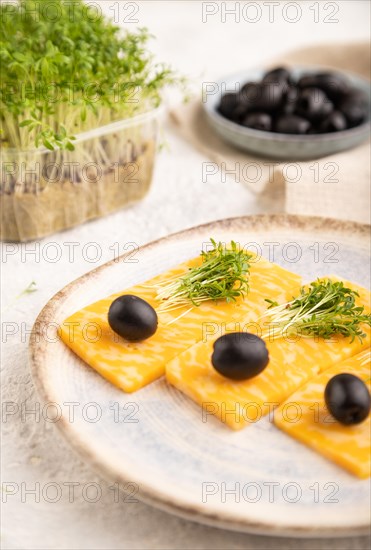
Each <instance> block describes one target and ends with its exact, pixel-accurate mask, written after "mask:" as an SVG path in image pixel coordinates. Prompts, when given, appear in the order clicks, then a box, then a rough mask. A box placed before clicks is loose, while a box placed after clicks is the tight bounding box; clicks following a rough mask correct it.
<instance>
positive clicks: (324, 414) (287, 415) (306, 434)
mask: <svg viewBox="0 0 371 550" xmlns="http://www.w3.org/2000/svg"><path fill="white" fill-rule="evenodd" d="M370 359H371V351H370V349H368V350H365V351H363V352H361V353H359V354H358V355H355V356H353V357H351V358H349V359H346V360H345V361H343V362H342V363H339V364H337V365H334V366H332V367H331V368H329V369H327V370H326V371H325V372H323V373H321V374H320V375H319V376H316V377H315V378H313V379H312V380H310V381H309V382H308V383H307V384H306V385H305V386H304V387H302V388H300V389H299V390H298V391H297V392H295V393H294V394H293V395H291V396H290V398H289V399H288V400H287V401H286V402H285V403H283V404H282V405H281V406H280V407H279V408H278V409H277V410H276V411H275V415H274V422H275V424H276V425H277V426H278V427H279V428H281V430H284V431H285V432H287V433H288V434H289V435H291V436H292V437H294V438H296V439H297V440H299V441H301V442H302V443H305V444H306V445H308V446H309V447H311V448H312V449H315V450H316V451H318V452H319V453H321V454H322V455H324V456H325V457H327V458H329V459H330V460H332V461H334V462H335V463H336V464H338V465H339V466H341V467H343V468H345V469H347V470H349V471H350V472H352V473H353V474H355V475H357V476H358V477H361V478H367V477H369V476H370V474H371V471H370V466H371V465H370V457H371V442H370V434H371V422H370V415H369V416H368V418H367V419H366V420H365V421H364V422H362V423H361V424H356V425H354V426H343V425H342V424H340V423H339V422H337V421H336V420H335V419H334V418H333V417H332V416H331V415H330V414H329V412H328V411H327V409H326V405H325V401H324V391H325V387H326V384H327V382H328V381H329V380H330V379H331V378H332V377H333V376H335V375H336V374H340V373H350V374H354V375H356V376H358V377H359V378H361V379H362V380H364V381H367V380H368V382H367V383H368V386H369V387H370V374H371V373H370Z"/></svg>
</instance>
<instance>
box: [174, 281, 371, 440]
mask: <svg viewBox="0 0 371 550" xmlns="http://www.w3.org/2000/svg"><path fill="white" fill-rule="evenodd" d="M331 278H332V279H336V277H332V276H331ZM344 283H345V284H346V286H349V287H351V288H353V289H354V290H357V291H358V292H359V294H360V297H359V298H358V299H357V304H359V305H364V306H365V307H366V309H367V304H368V303H369V298H370V293H369V292H368V291H366V290H365V289H363V288H361V287H359V286H358V285H354V284H353V283H350V282H348V281H344ZM292 296H293V295H292V294H290V296H288V297H287V300H290V299H291V298H292ZM267 297H269V296H267ZM277 301H278V302H283V301H284V300H282V299H277ZM258 309H259V308H256V310H255V313H257V310H258ZM261 322H262V326H261V327H259V325H258V324H257V327H258V329H259V328H260V330H261V332H263V333H264V331H265V328H264V326H265V325H264V322H263V321H261ZM243 325H244V323H242V324H241V326H243ZM244 326H245V327H247V328H248V327H249V326H251V328H252V330H248V331H249V332H253V329H254V325H253V324H251V323H250V325H249V323H246V324H245V325H244ZM234 327H235V326H234V325H233V324H230V325H228V326H227V327H224V331H223V333H225V332H227V331H232V332H233V331H234V330H235V328H234ZM363 329H364V331H365V333H366V338H365V339H364V340H363V342H360V341H359V340H358V339H356V340H354V341H353V342H351V341H350V338H345V337H342V336H336V337H332V338H331V339H330V340H323V339H321V338H316V337H308V338H304V337H298V339H296V337H295V336H294V337H290V339H287V338H280V339H276V340H273V341H270V339H269V337H267V338H265V341H266V344H267V348H268V351H269V357H270V360H269V364H268V366H267V367H266V368H265V370H264V371H263V372H262V373H261V374H259V375H258V376H256V377H254V378H251V379H249V380H246V381H242V382H241V381H239V382H235V381H233V380H229V379H227V378H225V377H223V376H221V375H220V374H219V373H218V372H216V371H215V369H214V368H213V366H212V364H211V355H212V351H213V344H214V341H215V339H216V338H215V337H212V336H211V337H209V338H206V339H205V338H204V339H203V340H202V341H200V342H199V343H197V344H195V345H194V346H192V347H191V348H189V349H187V350H186V351H184V352H183V353H181V354H179V355H178V356H176V357H175V358H174V359H173V360H172V361H170V362H169V363H168V365H167V366H166V377H167V380H168V381H169V382H170V383H171V384H172V385H174V386H175V387H176V388H178V389H179V390H180V391H182V392H183V393H185V394H186V395H188V397H190V398H191V399H193V400H194V401H196V403H198V404H199V405H200V406H201V407H202V409H203V412H202V414H203V416H204V418H205V414H206V415H208V414H215V416H217V417H218V418H219V419H220V420H222V421H223V422H225V423H226V424H227V425H228V426H229V427H230V428H232V429H234V430H240V429H242V428H244V427H245V426H246V425H248V424H250V423H251V422H255V421H256V420H258V419H259V418H260V417H261V416H263V415H265V414H267V413H268V412H269V411H270V410H272V409H273V408H275V407H277V405H278V404H280V403H282V401H284V400H285V399H286V398H287V397H288V396H289V395H290V394H292V393H293V392H294V391H295V390H296V389H297V388H299V387H300V386H301V385H303V384H304V383H305V382H307V381H308V380H309V379H310V378H312V377H313V376H315V375H316V374H317V373H319V372H320V371H322V370H325V369H327V368H329V367H331V366H332V365H333V364H335V363H338V362H339V361H342V360H344V359H346V358H348V357H351V356H352V355H355V354H357V353H358V352H359V351H361V350H362V349H365V348H367V347H368V346H369V345H370V329H369V327H365V326H364V327H363ZM255 333H257V334H258V335H260V334H259V331H258V330H257V331H256V332H255ZM218 336H220V334H218V335H217V337H218ZM205 340H206V341H205ZM226 411H231V412H228V413H227V412H226Z"/></svg>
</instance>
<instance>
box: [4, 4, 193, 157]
mask: <svg viewBox="0 0 371 550" xmlns="http://www.w3.org/2000/svg"><path fill="white" fill-rule="evenodd" d="M41 8H42V2H40V1H35V0H19V1H18V3H14V2H12V3H8V2H4V3H1V4H0V81H1V83H2V84H1V86H0V113H1V114H0V126H1V135H2V137H3V139H2V141H3V143H2V145H3V146H4V147H8V148H14V149H19V150H28V149H33V148H35V147H36V148H37V147H39V146H41V145H43V146H44V147H46V148H48V149H67V150H73V148H74V146H73V144H72V139H73V135H74V134H77V133H79V132H83V131H87V130H89V129H91V128H94V127H97V126H102V125H104V124H108V123H109V122H112V121H114V120H119V119H122V118H128V117H131V116H133V115H135V114H137V113H141V112H145V111H148V110H150V109H152V108H153V107H154V106H157V105H158V104H159V103H160V101H161V93H162V90H163V88H164V86H166V85H167V84H174V83H177V84H179V83H182V80H181V79H180V78H177V77H176V76H175V74H174V73H173V71H172V70H171V69H170V68H169V67H167V66H165V65H163V64H158V63H156V62H155V61H154V59H153V56H152V55H151V53H149V51H148V49H147V45H148V41H149V39H150V35H149V33H148V31H147V30H146V29H138V30H137V31H126V32H124V31H122V30H121V29H120V28H119V27H118V26H115V25H114V24H113V23H112V22H111V21H110V20H109V19H108V18H106V17H105V16H103V15H99V16H97V13H96V10H94V8H92V7H91V6H89V3H88V4H86V3H85V2H83V0H53V14H54V13H56V14H58V17H57V18H55V17H50V14H49V11H48V10H47V9H45V10H44V9H41ZM127 90H131V92H130V93H128V92H127ZM133 90H135V91H136V92H135V94H134V95H133V93H132V91H133ZM92 96H93V97H92ZM63 125H64V126H63Z"/></svg>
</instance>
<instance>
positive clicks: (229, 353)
mask: <svg viewBox="0 0 371 550" xmlns="http://www.w3.org/2000/svg"><path fill="white" fill-rule="evenodd" d="M211 362H212V364H213V367H214V368H215V370H216V371H218V372H219V374H221V375H222V376H225V377H226V378H231V379H232V380H247V379H248V378H252V377H253V376H256V375H257V374H259V373H261V372H262V371H263V370H264V369H265V367H266V366H267V365H268V362H269V354H268V350H267V347H266V345H265V342H264V340H262V339H261V338H259V336H256V335H255V334H250V333H248V332H231V333H228V334H224V336H221V337H220V338H218V339H217V340H215V342H214V352H213V354H212V356H211Z"/></svg>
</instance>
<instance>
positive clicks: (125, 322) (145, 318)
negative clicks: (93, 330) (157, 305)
mask: <svg viewBox="0 0 371 550" xmlns="http://www.w3.org/2000/svg"><path fill="white" fill-rule="evenodd" d="M108 323H109V326H110V327H111V329H112V330H113V331H114V332H116V333H117V334H118V335H119V336H121V337H122V338H125V339H126V340H129V341H130V342H140V341H141V340H145V339H146V338H149V337H150V336H152V335H153V334H154V333H155V332H156V330H157V313H156V311H155V310H154V309H153V307H152V306H151V305H150V304H149V303H148V302H146V301H145V300H143V299H142V298H139V296H134V295H133V294H124V295H123V296H119V297H118V298H116V300H114V301H113V302H112V304H111V305H110V308H109V311H108Z"/></svg>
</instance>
